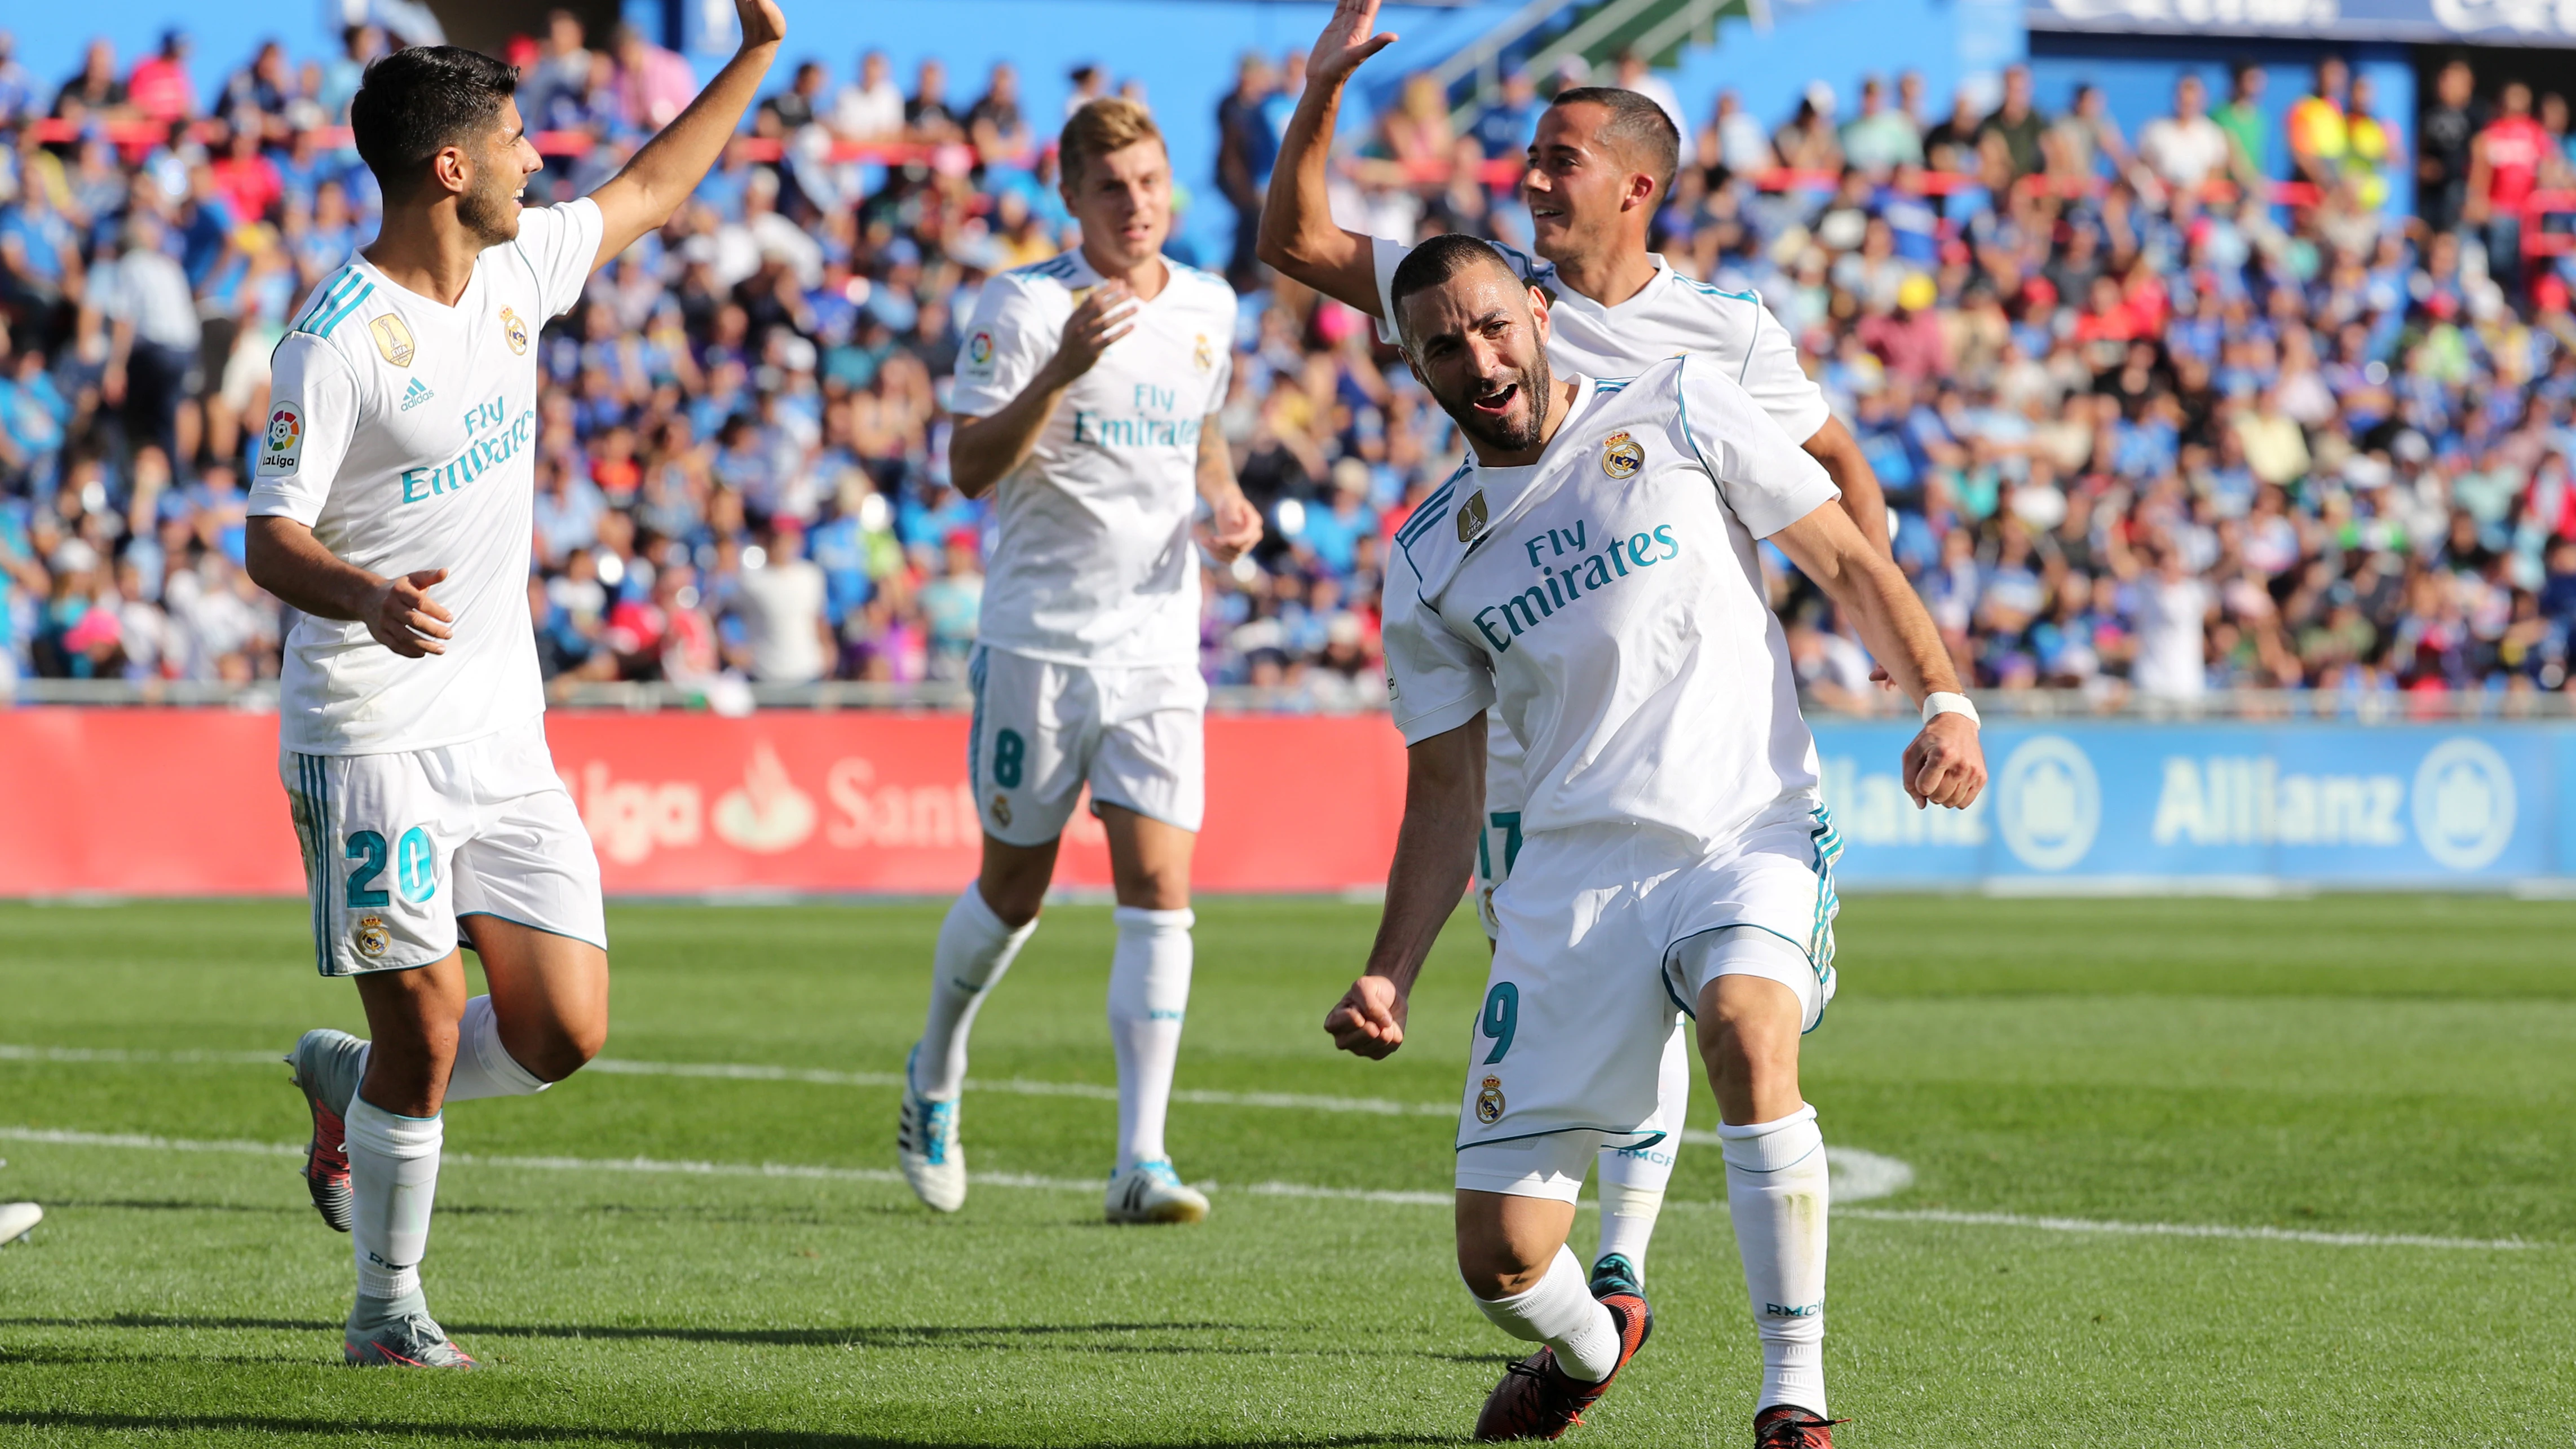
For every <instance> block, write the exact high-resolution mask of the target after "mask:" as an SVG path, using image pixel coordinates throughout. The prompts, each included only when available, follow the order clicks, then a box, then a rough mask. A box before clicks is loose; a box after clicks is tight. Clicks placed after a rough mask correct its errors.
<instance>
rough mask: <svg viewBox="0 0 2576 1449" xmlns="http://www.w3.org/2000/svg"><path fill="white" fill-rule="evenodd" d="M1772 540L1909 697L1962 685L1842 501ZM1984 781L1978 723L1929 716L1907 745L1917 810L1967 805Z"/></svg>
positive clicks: (1910, 597) (1908, 787) (1935, 634)
mask: <svg viewBox="0 0 2576 1449" xmlns="http://www.w3.org/2000/svg"><path fill="white" fill-rule="evenodd" d="M1770 541H1771V542H1773V543H1775V544H1778V545H1779V546H1780V551H1781V552H1782V553H1785V554H1787V555H1788V556H1789V561H1790V562H1792V563H1794V564H1796V565H1797V566H1798V568H1799V570H1800V572H1802V573H1804V574H1806V576H1807V577H1808V578H1811V579H1813V580H1815V581H1816V586H1817V587H1818V588H1820V589H1823V590H1824V591H1825V597H1827V598H1829V599H1831V600H1833V601H1834V607H1835V608H1837V609H1840V610H1841V611H1842V612H1843V615H1844V617H1846V618H1848V619H1850V620H1851V621H1852V623H1853V624H1854V625H1855V626H1857V627H1858V628H1859V630H1860V641H1861V643H1863V644H1865V645H1867V646H1868V647H1869V652H1870V653H1871V655H1872V656H1874V657H1875V658H1877V660H1878V661H1879V663H1880V664H1881V665H1883V666H1884V667H1885V668H1886V670H1887V673H1888V677H1889V678H1890V679H1892V680H1894V681H1895V682H1896V687H1897V688H1899V689H1902V690H1904V691H1905V697H1906V698H1907V699H1910V700H1912V701H1914V702H1915V703H1916V704H1918V705H1919V704H1921V703H1922V702H1923V701H1924V699H1925V698H1926V697H1927V696H1929V695H1934V694H1957V693H1958V692H1959V676H1958V673H1957V672H1956V671H1955V670H1953V669H1952V668H1951V667H1950V654H1949V651H1948V650H1946V649H1944V648H1943V647H1942V646H1941V631H1940V629H1939V628H1937V627H1936V626H1935V625H1934V624H1933V622H1932V616H1931V615H1929V614H1927V613H1925V612H1923V603H1922V601H1921V600H1919V599H1917V598H1915V597H1914V588H1913V586H1912V585H1910V584H1908V583H1907V582H1906V581H1905V575H1904V573H1903V572H1901V571H1900V570H1899V569H1898V568H1897V567H1896V565H1895V564H1894V563H1893V562H1891V561H1890V560H1889V559H1888V557H1887V555H1885V554H1883V553H1881V552H1879V551H1878V549H1877V548H1876V547H1874V546H1873V545H1872V544H1871V543H1870V541H1869V540H1868V539H1867V538H1865V537H1863V536H1862V535H1861V531H1860V530H1859V529H1858V528H1856V527H1854V526H1853V524H1852V521H1851V516H1850V515H1849V514H1847V513H1845V512H1843V510H1842V509H1841V508H1840V507H1839V506H1837V505H1835V504H1832V503H1828V504H1825V505H1823V506H1822V507H1819V508H1817V509H1816V510H1815V511H1814V512H1812V513H1810V514H1808V515H1807V516H1806V517H1804V518H1801V519H1799V520H1798V521H1797V522H1795V523H1792V524H1790V525H1789V526H1788V527H1786V528H1783V529H1781V530H1780V531H1779V532H1777V533H1775V534H1772V535H1771V540H1770ZM1985 784H1986V756H1985V751H1984V750H1983V749H1982V748H1981V747H1980V746H1979V745H1978V743H1977V726H1976V725H1975V724H1974V723H1973V722H1972V721H1971V720H1970V718H1969V717H1968V716H1966V715H1963V714H1936V715H1934V716H1933V717H1932V718H1931V720H1930V721H1929V722H1928V723H1926V724H1925V725H1924V726H1923V732H1922V733H1921V734H1919V735H1916V736H1915V737H1914V743H1912V744H1910V745H1908V746H1906V749H1905V792H1906V793H1907V794H1909V795H1911V796H1913V797H1914V804H1915V806H1916V808H1918V809H1919V808H1921V807H1922V806H1924V805H1946V806H1949V807H1950V808H1951V809H1953V810H1965V809H1966V808H1968V806H1969V805H1970V804H1971V803H1973V802H1974V801H1975V800H1976V798H1977V792H1978V791H1980V790H1982V789H1984V788H1985Z"/></svg>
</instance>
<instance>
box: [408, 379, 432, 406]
mask: <svg viewBox="0 0 2576 1449" xmlns="http://www.w3.org/2000/svg"><path fill="white" fill-rule="evenodd" d="M436 396H438V394H436V393H434V392H431V391H430V390H429V389H428V388H427V387H424V386H422V384H421V380H420V379H419V378H416V377H415V378H413V379H412V380H411V386H409V387H407V388H404V389H403V395H402V410H403V411H404V412H410V411H411V410H412V409H413V408H416V407H419V406H420V405H421V404H422V403H425V402H427V401H429V400H430V399H431V398H433V397H436Z"/></svg>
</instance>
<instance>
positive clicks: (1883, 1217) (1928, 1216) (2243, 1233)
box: [1833, 1207, 2559, 1253]
mask: <svg viewBox="0 0 2576 1449" xmlns="http://www.w3.org/2000/svg"><path fill="white" fill-rule="evenodd" d="M1833 1212H1834V1215H1835V1216H1836V1217H1846V1218H1868V1219H1871V1220H1873V1221H1877V1222H1888V1223H1953V1224H1957V1225H1959V1226H1961V1227H1975V1228H2035V1229H2038V1230H2040V1231H2042V1232H2050V1233H2108V1234H2113V1235H2117V1236H2123V1237H2141V1238H2226V1239H2233V1240H2236V1241H2240V1242H2255V1243H2312V1244H2315V1245H2316V1246H2319V1247H2325V1248H2446V1249H2474V1250H2477V1251H2480V1252H2490V1253H2515V1252H2528V1251H2532V1250H2534V1249H2541V1248H2555V1247H2557V1246H2559V1245H2558V1244H2556V1243H2533V1242H2526V1241H2524V1240H2523V1239H2521V1238H2436V1237H2428V1236H2425V1235H2422V1234H2418V1233H2329V1232H2321V1231H2318V1230H2315V1229H2310V1228H2240V1227H2233V1226H2229V1225H2225V1224H2217V1223H2124V1222H2112V1221H2105V1220H2103V1219H2100V1218H2054V1217H2025V1216H2023V1215H2022V1214H2020V1213H1963V1212H1948V1211H1945V1210H1943V1209H1940V1208H1842V1207H1838V1208H1835V1209H1834V1210H1833Z"/></svg>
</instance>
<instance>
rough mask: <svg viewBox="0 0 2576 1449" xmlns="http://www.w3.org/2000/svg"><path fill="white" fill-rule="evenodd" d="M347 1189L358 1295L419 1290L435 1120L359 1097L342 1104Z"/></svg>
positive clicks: (432, 1194)
mask: <svg viewBox="0 0 2576 1449" xmlns="http://www.w3.org/2000/svg"><path fill="white" fill-rule="evenodd" d="M341 1120H342V1121H343V1122H344V1123H346V1124H347V1127H348V1136H347V1141H348V1145H349V1187H350V1190H351V1192H352V1193H353V1194H354V1195H355V1197H356V1199H357V1201H356V1203H355V1204H354V1206H353V1209H352V1211H351V1212H350V1215H349V1238H350V1242H351V1243H352V1245H353V1248H354V1251H355V1253H356V1255H357V1259H358V1296H359V1297H361V1298H400V1297H403V1296H404V1295H406V1294H411V1293H417V1292H419V1291H420V1259H421V1255H422V1254H423V1253H425V1252H427V1251H428V1250H429V1209H430V1204H431V1202H432V1201H433V1200H434V1199H435V1198H436V1197H437V1196H438V1146H439V1141H440V1138H441V1136H442V1135H443V1134H442V1131H441V1127H440V1122H439V1119H438V1118H436V1117H397V1116H395V1115H394V1114H393V1113H391V1112H388V1111H386V1110H385V1109H384V1108H382V1107H379V1106H377V1105H376V1104H375V1103H373V1102H370V1101H368V1100H367V1099H366V1098H365V1097H363V1096H361V1097H357V1098H354V1099H352V1100H351V1101H350V1103H349V1110H348V1112H347V1113H346V1114H345V1115H344V1116H343V1117H342V1118H341Z"/></svg>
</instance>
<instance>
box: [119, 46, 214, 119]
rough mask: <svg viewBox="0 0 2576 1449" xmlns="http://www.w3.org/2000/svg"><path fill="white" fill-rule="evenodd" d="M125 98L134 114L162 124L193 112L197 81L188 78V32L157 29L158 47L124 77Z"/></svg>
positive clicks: (195, 103) (195, 102) (193, 113)
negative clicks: (159, 35)
mask: <svg viewBox="0 0 2576 1449" xmlns="http://www.w3.org/2000/svg"><path fill="white" fill-rule="evenodd" d="M125 99H126V104H127V105H129V106H132V107H133V108H134V114H135V115H136V116H138V117H140V118H142V119H143V120H146V121H157V122H159V123H161V124H162V125H165V126H166V125H168V124H169V123H171V122H172V121H184V120H187V119H188V118H189V117H191V116H194V115H196V114H197V83H196V82H195V81H193V80H191V79H189V77H188V32H186V31H184V30H176V29H173V30H164V31H162V32H161V48H160V49H159V50H157V51H155V52H153V53H152V54H151V55H150V56H148V57H146V58H145V59H144V60H142V61H141V62H140V63H138V64H137V65H136V66H135V67H134V73H133V74H132V75H129V76H127V77H126V78H125Z"/></svg>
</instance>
